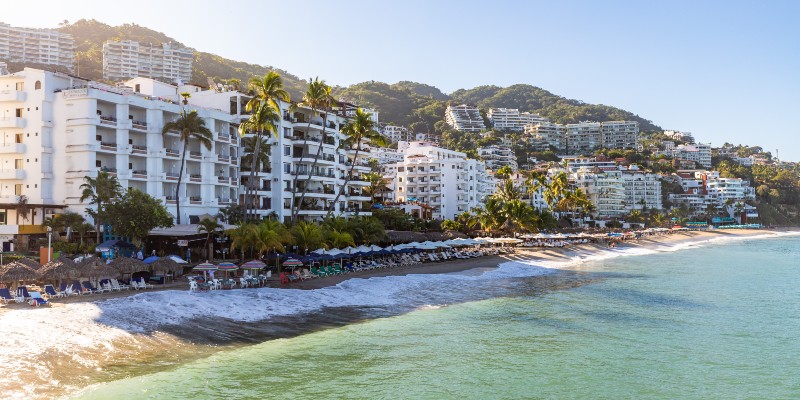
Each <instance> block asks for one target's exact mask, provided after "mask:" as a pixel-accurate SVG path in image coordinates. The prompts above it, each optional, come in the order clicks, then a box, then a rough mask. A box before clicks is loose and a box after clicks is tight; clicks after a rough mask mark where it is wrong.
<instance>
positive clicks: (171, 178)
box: [167, 172, 178, 181]
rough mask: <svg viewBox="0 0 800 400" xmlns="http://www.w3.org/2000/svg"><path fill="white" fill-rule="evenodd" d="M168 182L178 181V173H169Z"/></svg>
mask: <svg viewBox="0 0 800 400" xmlns="http://www.w3.org/2000/svg"><path fill="white" fill-rule="evenodd" d="M167 180H168V181H177V180H178V173H176V172H167Z"/></svg>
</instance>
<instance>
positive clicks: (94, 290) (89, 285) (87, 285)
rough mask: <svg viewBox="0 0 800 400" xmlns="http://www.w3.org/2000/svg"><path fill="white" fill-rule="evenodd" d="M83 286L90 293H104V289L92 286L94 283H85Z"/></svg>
mask: <svg viewBox="0 0 800 400" xmlns="http://www.w3.org/2000/svg"><path fill="white" fill-rule="evenodd" d="M81 284H82V285H83V288H84V289H85V290H87V291H88V292H89V293H103V292H104V290H103V289H98V288H96V287H94V286H92V283H91V282H89V281H83V282H82V283H81Z"/></svg>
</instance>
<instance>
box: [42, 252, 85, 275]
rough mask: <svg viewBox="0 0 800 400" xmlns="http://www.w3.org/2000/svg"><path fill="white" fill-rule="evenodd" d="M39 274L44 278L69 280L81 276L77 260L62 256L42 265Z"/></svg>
mask: <svg viewBox="0 0 800 400" xmlns="http://www.w3.org/2000/svg"><path fill="white" fill-rule="evenodd" d="M39 275H40V276H41V278H42V279H44V280H59V279H63V280H69V279H77V278H79V277H80V271H79V270H78V264H77V263H75V261H72V259H70V258H67V257H64V256H62V257H59V258H58V259H56V260H53V261H50V262H49V263H47V264H45V265H44V266H42V269H40V270H39Z"/></svg>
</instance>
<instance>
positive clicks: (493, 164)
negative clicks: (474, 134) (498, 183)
mask: <svg viewBox="0 0 800 400" xmlns="http://www.w3.org/2000/svg"><path fill="white" fill-rule="evenodd" d="M478 156H480V158H481V159H482V160H483V161H485V162H486V167H487V168H489V169H492V170H497V169H498V168H500V167H505V166H508V167H511V170H513V171H516V170H517V169H519V166H518V165H517V156H516V155H515V154H514V151H513V150H511V148H510V147H507V146H497V145H492V146H489V147H479V148H478Z"/></svg>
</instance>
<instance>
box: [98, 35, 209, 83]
mask: <svg viewBox="0 0 800 400" xmlns="http://www.w3.org/2000/svg"><path fill="white" fill-rule="evenodd" d="M193 61H194V52H193V51H192V50H191V49H188V48H184V47H179V46H176V45H174V44H173V43H162V44H153V43H139V42H136V41H133V40H122V41H114V40H109V41H107V42H105V43H104V44H103V79H105V80H108V81H114V82H116V81H121V80H125V79H130V78H136V77H140V78H151V79H158V80H160V81H164V82H170V83H174V82H188V81H189V80H190V79H191V77H192V62H193Z"/></svg>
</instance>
